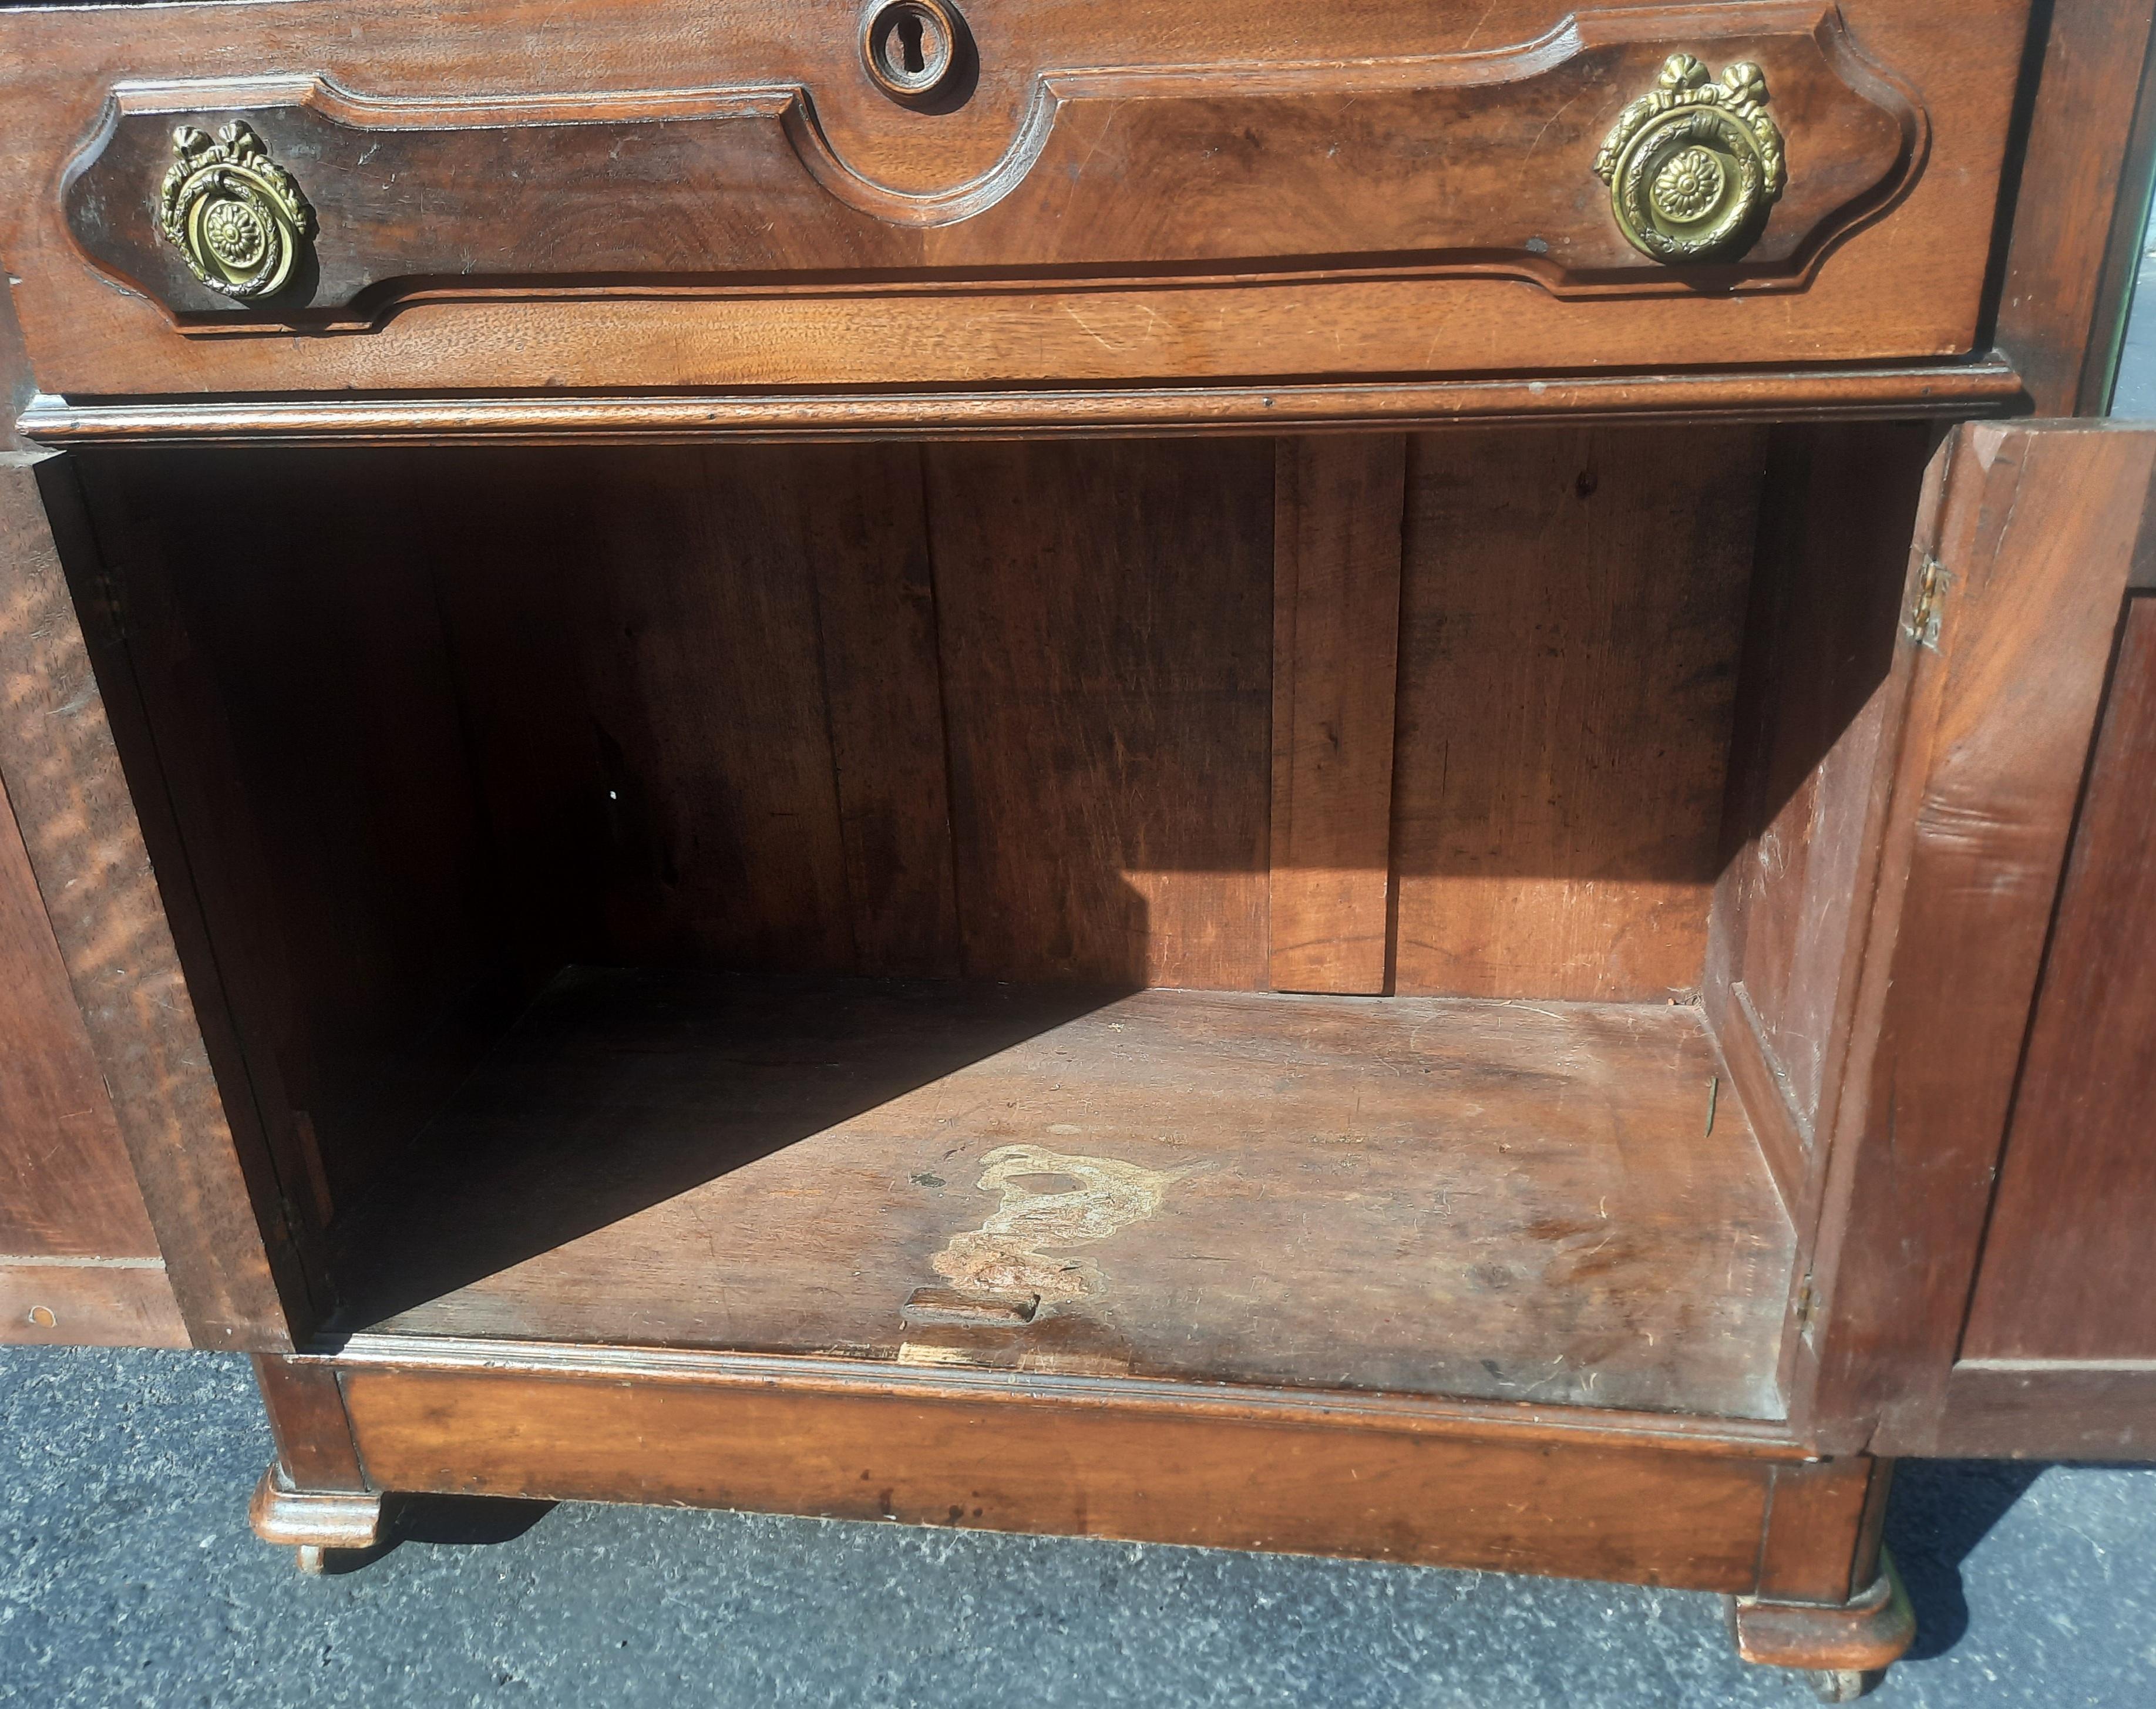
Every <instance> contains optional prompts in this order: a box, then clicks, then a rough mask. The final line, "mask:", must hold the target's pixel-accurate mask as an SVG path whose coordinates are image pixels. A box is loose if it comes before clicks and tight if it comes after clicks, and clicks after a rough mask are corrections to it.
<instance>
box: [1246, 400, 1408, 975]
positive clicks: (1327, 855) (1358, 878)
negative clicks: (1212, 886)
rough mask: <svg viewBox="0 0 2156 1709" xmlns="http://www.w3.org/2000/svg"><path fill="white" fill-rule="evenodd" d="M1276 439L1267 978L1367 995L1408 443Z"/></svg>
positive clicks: (1381, 937) (1384, 865) (1381, 902)
mask: <svg viewBox="0 0 2156 1709" xmlns="http://www.w3.org/2000/svg"><path fill="white" fill-rule="evenodd" d="M1276 444H1277V454H1276V457H1275V459H1274V465H1273V466H1274V470H1275V475H1274V490H1273V793H1272V831H1271V853H1272V875H1271V884H1270V915H1269V917H1270V927H1269V929H1270V935H1271V948H1270V962H1271V965H1270V973H1271V978H1272V985H1273V988H1274V989H1275V990H1276V991H1329V992H1337V993H1357V992H1359V993H1375V992H1380V991H1383V989H1384V988H1385V984H1386V979H1387V976H1388V967H1387V962H1388V960H1389V957H1388V955H1387V939H1388V937H1389V921H1388V920H1387V918H1386V914H1387V909H1388V905H1389V901H1390V897H1391V879H1392V836H1393V824H1392V819H1393V726H1394V708H1393V699H1394V672H1395V670H1396V667H1397V655H1398V644H1399V619H1400V522H1401V516H1400V504H1401V499H1402V489H1403V485H1404V480H1405V475H1406V468H1407V441H1406V440H1405V439H1402V438H1399V436H1397V435H1394V434H1338V435H1334V436H1332V437H1328V438H1325V439H1281V440H1279V441H1277V442H1276Z"/></svg>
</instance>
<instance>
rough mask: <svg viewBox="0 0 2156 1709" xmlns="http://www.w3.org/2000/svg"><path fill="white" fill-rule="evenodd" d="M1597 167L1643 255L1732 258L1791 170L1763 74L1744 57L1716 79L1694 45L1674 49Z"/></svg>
mask: <svg viewBox="0 0 2156 1709" xmlns="http://www.w3.org/2000/svg"><path fill="white" fill-rule="evenodd" d="M1594 175H1595V176H1596V177H1599V178H1600V179H1601V180H1602V182H1604V183H1605V184H1607V185H1609V205H1610V207H1611V208H1612V210H1613V211H1614V213H1615V214H1616V216H1617V223H1618V226H1619V227H1620V228H1621V229H1622V230H1623V232H1624V234H1625V238H1626V239H1627V240H1628V241H1629V242H1630V244H1631V245H1632V247H1633V248H1634V249H1637V250H1639V251H1640V254H1644V255H1651V256H1652V257H1653V258H1654V259H1655V260H1657V261H1670V262H1676V261H1734V260H1736V259H1738V257H1739V256H1741V255H1743V254H1744V252H1745V251H1746V250H1747V249H1750V248H1751V247H1752V245H1753V244H1754V243H1755V242H1757V241H1758V236H1759V232H1760V229H1761V228H1762V227H1763V226H1764V225H1765V224H1766V223H1767V211H1768V209H1769V208H1772V207H1773V206H1774V203H1775V201H1776V200H1777V199H1778V198H1779V197H1780V196H1781V193H1782V186H1783V184H1784V182H1785V181H1786V179H1787V177H1788V175H1789V174H1788V167H1787V165H1786V163H1785V162H1784V159H1783V154H1782V132H1781V129H1780V127H1779V126H1777V125H1776V124H1775V123H1774V120H1773V119H1771V118H1769V117H1768V114H1767V80H1766V79H1765V78H1764V77H1763V76H1762V75H1761V74H1760V72H1759V68H1758V66H1757V65H1753V64H1749V63H1743V64H1735V65H1732V66H1730V67H1729V68H1728V69H1727V70H1726V71H1724V72H1723V73H1722V80H1721V82H1719V83H1715V82H1712V81H1711V80H1709V79H1708V77H1707V67H1706V66H1704V65H1702V64H1700V62H1699V61H1698V60H1697V59H1693V58H1692V56H1691V54H1671V56H1670V59H1669V60H1668V62H1667V63H1666V64H1664V65H1663V67H1662V74H1661V77H1660V78H1658V79H1657V80H1655V90H1654V92H1653V93H1652V94H1650V95H1642V96H1641V97H1640V99H1639V100H1635V101H1634V102H1633V103H1632V105H1630V106H1629V107H1627V108H1625V111H1624V113H1623V115H1621V116H1620V118H1619V119H1618V121H1617V124H1616V127H1615V128H1614V130H1612V131H1610V133H1609V137H1608V138H1607V140H1605V141H1604V143H1603V145H1602V151H1601V152H1600V153H1599V154H1598V155H1596V156H1595V157H1594Z"/></svg>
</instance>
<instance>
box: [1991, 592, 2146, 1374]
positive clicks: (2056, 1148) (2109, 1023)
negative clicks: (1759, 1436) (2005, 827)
mask: <svg viewBox="0 0 2156 1709" xmlns="http://www.w3.org/2000/svg"><path fill="white" fill-rule="evenodd" d="M2151 849H2156V598H2148V597H2143V598H2136V599H2133V600H2132V601H2130V602H2128V618H2127V620H2126V626H2125V633H2124V635H2123V639H2122V640H2121V643H2120V646H2119V651H2118V659H2117V667H2116V670H2115V672H2114V674H2113V676H2112V690H2111V696H2110V700H2109V702H2108V704H2107V709H2106V711H2105V714H2104V721H2103V730H2102V735H2101V736H2100V737H2099V738H2098V741H2097V754H2096V762H2095V765H2094V767H2093V768H2092V772H2091V774H2090V778H2089V785H2088V793H2087V796H2086V798H2085V799H2084V801H2083V804H2082V820H2081V828H2080V830H2079V832H2078V833H2077V834H2076V837H2075V839H2074V850H2073V855H2072V858H2071V865H2070V866H2069V868H2068V870H2067V875H2066V890H2065V893H2064V896H2063V898H2062V900H2061V903H2060V908H2059V918H2058V923H2057V925H2056V926H2055V928H2054V929H2053V933H2052V938H2051V951H2050V953H2049V955H2048V956H2047V957H2046V965H2045V973H2044V987H2043V993H2042V995H2041V997H2040V998H2039V1000H2038V1003H2037V1006H2036V1020H2035V1031H2034V1033H2033V1034H2031V1036H2030V1043H2029V1060H2028V1063H2027V1065H2026V1066H2025V1069H2024V1070H2023V1071H2022V1080H2021V1090H2020V1096H2019V1097H2018V1098H2017V1100H2016V1101H2015V1111H2014V1126H2013V1128H2012V1131H2011V1132H2010V1135H2009V1137H2008V1139H2007V1144H2006V1157H2005V1163H2004V1165H2003V1167H2002V1168H2001V1170H2000V1173H1999V1187H1998V1193H1997V1196H1996V1198H1994V1202H1993V1206H1992V1214H1991V1227H1990V1230H1989V1234H1988V1235H1987V1236H1986V1238H1985V1240H1984V1259H1983V1263H1982V1266H1981V1268H1980V1269H1979V1271H1978V1275H1977V1287H1976V1299H1975V1304H1974V1307H1973V1309H1972V1311H1971V1313H1970V1316H1969V1328H1968V1330H1967V1332H1966V1333H1965V1334H1964V1335H1963V1341H1962V1349H1961V1352H1962V1357H1963V1358H1974V1359H1984V1358H2015V1359H2040V1358H2055V1359H2156V1271H2152V1270H2151V1269H2150V1266H2149V1264H2148V1255H2149V1247H2150V1241H2151V1231H2152V1229H2156V1130H2153V1129H2152V1125H2151V1124H2152V1121H2156V1114H2152V1112H2156V860H2150V858H2149V851H2150V850H2151Z"/></svg>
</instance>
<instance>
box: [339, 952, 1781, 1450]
mask: <svg viewBox="0 0 2156 1709" xmlns="http://www.w3.org/2000/svg"><path fill="white" fill-rule="evenodd" d="M1720 1077H1721V1069H1720V1065H1719V1063H1718V1061H1717V1058H1716V1055H1715V1053H1714V1049H1713V1046H1712V1044H1711V1043H1710V1042H1709V1040H1708V1038H1707V1033H1706V1029H1705V1028H1704V1025H1703V1024H1702V1020H1701V1018H1700V1015H1699V1013H1698V1011H1697V1010H1696V1009H1693V1008H1674V1007H1665V1006H1659V1005H1656V1006H1648V1005H1599V1004H1568V1003H1496V1002H1481V1001H1460V1000H1448V999H1442V998H1328V997H1293V996H1278V995H1270V994H1256V993H1223V992H1201V991H1178V990H1150V991H1141V992H1137V993H1127V994H1115V993H1101V992H1090V991H1070V990H1058V989H1053V988H1039V987H1013V986H998V985H969V984H964V983H928V982H915V981H891V980H882V981H875V980H850V979H807V978H802V979H752V978H733V977H729V976H722V975H708V974H681V973H646V972H633V971H619V970H598V969H584V968H577V969H571V970H568V971H567V972H566V973H563V974H562V976H561V977H560V978H557V980H556V981H555V982H554V983H553V984H552V986H551V987H550V988H548V990H547V993H545V994H544V995H543V996H542V998H540V999H539V1001H538V1002H537V1003H536V1004H535V1005H534V1006H533V1008H531V1011H530V1012H529V1013H528V1014H526V1016H525V1017H524V1018H523V1019H522V1020H521V1022H520V1023H519V1024H518V1025H517V1027H516V1029H515V1030H514V1031H512V1032H511V1034H510V1035H509V1036H508V1038H507V1039H506V1040H505V1042H504V1043H503V1044H501V1045H500V1047H499V1048H498V1049H497V1050H495V1052H494V1053H493V1055H491V1056H490V1057H489V1058H488V1060H486V1061H485V1063H484V1064H483V1065H482V1066H481V1067H480V1070H479V1071H478V1072H477V1073H476V1074H475V1075H474V1076H473V1078H472V1079H471V1080H470V1081H469V1082H468V1083H467V1084H466V1085H465V1087H464V1088H463V1090H462V1091H461V1092H460V1093H459V1095H458V1096H457V1097H456V1098H455V1100H454V1101H453V1103H452V1105H451V1106H450V1107H449V1109H448V1110H447V1111H445V1112H444V1114H443V1115H442V1116H439V1118H438V1119H437V1120H436V1121H434V1123H433V1124H432V1125H431V1127H429V1130H428V1132H426V1133H425V1134H423V1136H422V1137H421V1141H420V1142H419V1144H418V1146H417V1147H415V1150H414V1152H413V1156H412V1157H411V1159H410V1161H409V1162H408V1164H407V1165H406V1166H405V1167H404V1168H403V1169H402V1170H401V1171H400V1172H399V1173H398V1174H397V1176H396V1177H395V1178H393V1179H391V1180H389V1181H388V1182H387V1183H385V1184H384V1186H383V1187H382V1189H381V1190H379V1191H378V1192H377V1193H375V1194H374V1195H373V1196H372V1198H371V1199H370V1200H369V1203H368V1205H367V1207H366V1208H365V1209H363V1210H362V1212H361V1213H360V1214H357V1215H356V1216H354V1217H352V1218H350V1219H347V1221H346V1225H345V1226H344V1227H343V1228H342V1229H341V1230H340V1237H339V1239H338V1242H337V1250H336V1254H335V1259H334V1262H335V1267H336V1276H337V1279H338V1281H339V1284H340V1286H341V1288H342V1290H343V1292H344V1294H345V1296H346V1299H347V1301H349V1304H348V1305H347V1306H346V1310H345V1312H344V1314H343V1316H341V1319H340V1321H339V1325H338V1327H342V1328H346V1329H362V1328H365V1329H374V1330H380V1331H387V1332H404V1333H411V1334H444V1335H459V1336H480V1337H513V1338H526V1339H534V1340H541V1341H547V1342H580V1343H593V1344H598V1345H613V1346H665V1347H713V1348H726V1349H734V1350H739V1351H745V1352H748V1351H753V1352H796V1353H816V1354H819V1355H824V1356H830V1355H838V1356H841V1357H844V1356H855V1357H863V1358H874V1359H883V1360H899V1361H902V1362H906V1363H921V1364H950V1363H962V1364H971V1365H987V1366H1005V1367H1011V1368H1024V1369H1029V1370H1046V1371H1065V1372H1086V1373H1132V1374H1135V1375H1139V1376H1158V1377H1169V1378H1183V1379H1188V1380H1197V1381H1223V1382H1240V1383H1268V1384H1283V1385H1288V1386H1292V1387H1298V1388H1340V1389H1350V1390H1358V1391H1390V1392H1399V1393H1424V1394H1443V1395H1456V1396H1463V1397H1471V1398H1479V1399H1510V1400H1531V1401H1535V1402H1539V1403H1543V1404H1578V1405H1589V1406H1596V1407H1617V1408H1640V1409H1651V1410H1662V1411H1681V1412H1690V1413H1697V1414H1707V1415H1717V1416H1723V1417H1732V1418H1772V1417H1776V1416H1779V1414H1780V1411H1781V1405H1780V1401H1779V1395H1778V1393H1777V1391H1776V1388H1775V1383H1774V1364H1775V1349H1776V1345H1777V1342H1778V1339H1779V1335H1780V1332H1781V1327H1782V1318H1783V1306H1784V1299H1785V1297H1786V1294H1787V1289H1788V1283H1789V1271H1790V1265H1791V1254H1792V1239H1791V1234H1790V1230H1789V1224H1788V1221H1787V1219H1786V1218H1785V1216H1784V1213H1783V1211H1782V1209H1781V1206H1780V1203H1779V1199H1778V1198H1777V1197H1776V1195H1775V1192H1774V1186H1773V1184H1772V1183H1771V1181H1770V1179H1769V1178H1768V1172H1767V1169H1766V1166H1765V1164H1764V1162H1763V1160H1762V1158H1761V1156H1760V1153H1759V1150H1758V1144H1757V1142H1755V1140H1754V1138H1753V1133H1752V1130H1751V1128H1750V1127H1749V1125H1748V1122H1747V1121H1746V1119H1745V1116H1744V1114H1743V1109H1742V1107H1741V1106H1739V1104H1738V1101H1737V1099H1736V1097H1735V1096H1733V1095H1732V1091H1731V1090H1730V1088H1729V1086H1728V1085H1727V1080H1726V1078H1720ZM1718 1078H1720V1085H1719V1090H1718V1094H1717V1079H1718Z"/></svg>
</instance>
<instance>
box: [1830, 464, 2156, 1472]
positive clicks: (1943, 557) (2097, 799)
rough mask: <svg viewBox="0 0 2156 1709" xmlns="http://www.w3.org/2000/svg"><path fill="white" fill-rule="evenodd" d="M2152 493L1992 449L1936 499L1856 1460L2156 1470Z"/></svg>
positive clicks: (1850, 1441) (1864, 1260)
mask: <svg viewBox="0 0 2156 1709" xmlns="http://www.w3.org/2000/svg"><path fill="white" fill-rule="evenodd" d="M2152 471H2156V429H2151V428H2140V427H2133V426H2124V425H2112V424H2111V423H2102V422H2093V421H2070V422H2056V423H2010V424H1983V425H1971V426H1966V427H1963V428H1962V429H1958V432H1957V433H1956V434H1954V435H1953V436H1952V437H1951V438H1950V439H1948V443H1947V444H1946V445H1945V446H1944V447H1943V449H1942V450H1941V452H1940V454H1939V458H1938V461H1937V462H1935V464H1934V466H1933V472H1932V476H1931V479H1930V480H1929V482H1928V487H1927V496H1926V503H1925V508H1924V514H1923V516H1922V521H1921V522H1920V525H1919V529H1918V536H1917V542H1916V547H1915V550H1914V551H1913V552H1912V563H1911V571H1910V582H1909V588H1908V590H1907V593H1908V603H1907V607H1906V608H1905V612H1906V614H1905V625H1904V634H1903V636H1902V652H1903V660H1904V663H1903V669H1904V670H1906V682H1907V714H1906V720H1905V721H1904V723H1903V725H1902V732H1901V737H1900V741H1899V743H1898V747H1897V749H1896V750H1895V751H1894V752H1892V754H1891V755H1890V756H1889V757H1886V759H1885V760H1883V761H1882V762H1881V765H1880V767H1879V769H1878V772H1877V774H1876V783H1875V790H1876V792H1877V793H1879V794H1881V796H1883V798H1884V802H1883V824H1884V835H1883V838H1882V839H1881V851H1880V860H1879V866H1878V873H1877V880H1876V885H1875V886H1874V887H1873V889H1872V890H1871V894H1870V895H1869V896H1865V897H1861V898H1860V899H1859V903H1858V907H1859V913H1860V916H1861V917H1862V919H1863V922H1864V923H1863V927H1862V929H1863V931H1864V932H1865V943H1864V948H1863V967H1864V972H1863V974H1862V977H1861V982H1860V983H1859V986H1858V988H1857V999H1856V1009H1857V1014H1856V1024H1855V1026H1854V1028H1853V1029H1852V1033H1851V1036H1852V1039H1853V1040H1854V1042H1853V1043H1852V1045H1851V1050H1850V1051H1849V1053H1848V1055H1847V1057H1846V1060H1845V1069H1844V1079H1843V1083H1842V1084H1843V1090H1842V1095H1841V1097H1840V1105H1839V1113H1838V1115H1837V1116H1836V1118H1835V1133H1834V1135H1833V1146H1832V1150H1831V1152H1830V1162H1829V1164H1828V1176H1827V1182H1826V1188H1825V1194H1824V1200H1823V1207H1822V1216H1821V1220H1820V1239H1819V1245H1818V1248H1817V1251H1816V1255H1815V1269H1814V1282H1813V1287H1814V1291H1815V1302H1814V1304H1813V1307H1812V1315H1811V1320H1810V1322H1809V1325H1808V1327H1807V1329H1806V1332H1805V1337H1804V1340H1805V1353H1806V1359H1807V1363H1809V1366H1810V1368H1809V1373H1807V1374H1808V1375H1809V1378H1810V1379H1811V1380H1810V1382H1809V1384H1808V1385H1807V1384H1800V1385H1799V1387H1800V1391H1802V1390H1806V1389H1808V1394H1806V1397H1805V1398H1807V1399H1809V1410H1810V1418H1811V1423H1812V1425H1813V1428H1814V1429H1815V1432H1816V1434H1818V1436H1819V1438H1820V1440H1822V1442H1824V1443H1826V1444H1828V1445H1832V1446H1835V1447H1837V1448H1860V1447H1861V1448H1868V1449H1870V1450H1871V1451H1873V1452H1876V1453H1881V1454H1887V1455H1918V1454H1985V1455H1989V1454H2001V1455H2033V1456H2061V1457H2071V1456H2084V1457H2088V1456H2104V1457H2114V1456H2132V1455H2139V1454H2147V1453H2150V1452H2152V1451H2156V1265H2150V1264H2149V1263H2148V1255H2149V1252H2150V1250H2151V1249H2152V1245H2156V1115H2152V1111H2156V859H2152V845H2156V586H2152V580H2151V576H2150V563H2149V561H2148V541H2149V539H2150V534H2149V530H2148V526H2147V521H2146V516H2147V511H2148V506H2149V503H2150V479H2151V475H2152Z"/></svg>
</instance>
